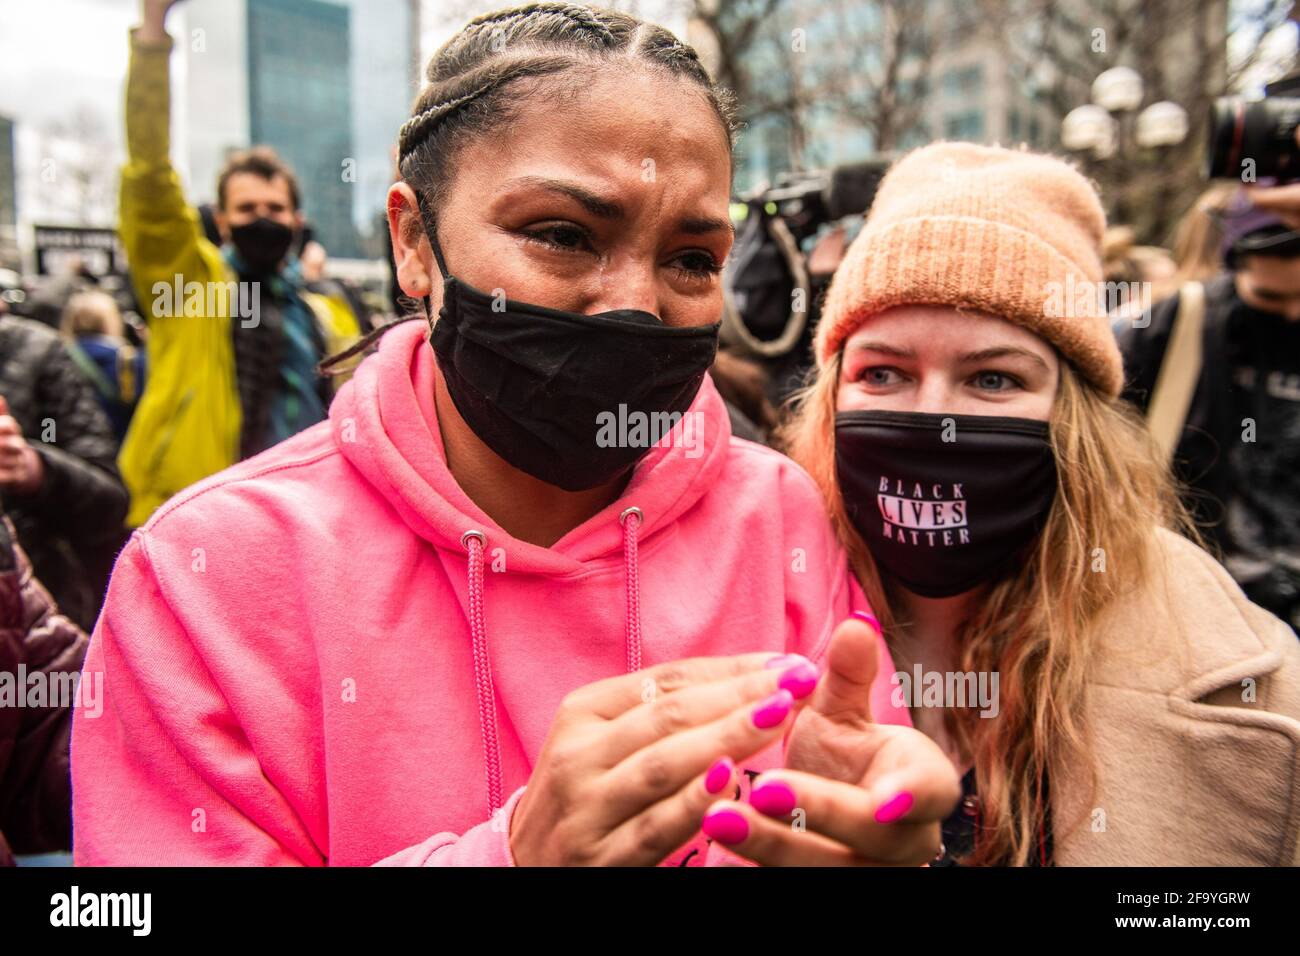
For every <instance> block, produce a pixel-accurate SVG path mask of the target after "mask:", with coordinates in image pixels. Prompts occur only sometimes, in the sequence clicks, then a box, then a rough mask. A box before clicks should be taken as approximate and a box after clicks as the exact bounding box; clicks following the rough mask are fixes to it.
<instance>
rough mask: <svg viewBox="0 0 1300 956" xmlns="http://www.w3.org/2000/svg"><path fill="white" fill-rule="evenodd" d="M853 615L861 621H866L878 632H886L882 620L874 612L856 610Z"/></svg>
mask: <svg viewBox="0 0 1300 956" xmlns="http://www.w3.org/2000/svg"><path fill="white" fill-rule="evenodd" d="M853 616H854V617H856V618H857V619H858V620H859V621H866V622H867V623H868V624H870V625H871V626H872V627H874V628H875V629H876V633H877V634H883V633H884V632H885V629H884V628H883V627H881V626H880V621H879V620H878V619H877V618H876V615H874V614H872V613H871V612H870V611H854V612H853Z"/></svg>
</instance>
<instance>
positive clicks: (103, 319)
mask: <svg viewBox="0 0 1300 956" xmlns="http://www.w3.org/2000/svg"><path fill="white" fill-rule="evenodd" d="M59 331H60V333H61V334H62V336H63V340H64V342H65V343H67V346H68V354H69V355H71V356H72V360H73V361H74V362H76V364H77V367H78V368H79V369H81V371H82V373H83V374H84V375H85V376H86V378H87V380H88V381H89V382H90V384H91V385H93V386H94V387H95V394H96V395H98V396H99V404H100V407H101V408H103V409H104V414H105V415H107V416H108V420H109V422H110V423H111V424H112V426H113V434H114V435H115V436H116V437H117V440H118V442H119V444H120V443H121V441H122V439H123V437H125V435H126V429H127V426H128V425H129V424H130V423H131V413H132V412H133V411H135V404H136V401H137V400H138V399H139V397H140V392H141V391H142V390H143V388H144V382H145V355H144V352H142V351H141V350H139V349H137V348H136V347H135V346H133V345H132V344H131V343H130V342H129V341H127V338H126V325H125V323H124V322H123V321H122V313H121V310H120V309H118V307H117V302H116V301H114V299H113V297H112V296H111V295H109V294H108V293H106V292H99V291H92V292H78V293H77V294H76V295H74V296H73V297H72V298H71V299H69V300H68V304H67V305H66V306H64V308H63V321H62V322H61V323H60V326H59Z"/></svg>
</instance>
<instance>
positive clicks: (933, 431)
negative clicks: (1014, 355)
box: [835, 411, 1056, 597]
mask: <svg viewBox="0 0 1300 956" xmlns="http://www.w3.org/2000/svg"><path fill="white" fill-rule="evenodd" d="M1049 435H1050V432H1049V429H1048V425H1047V422H1040V421H1034V420H1031V419H1026V418H999V417H988V416H983V415H926V414H921V413H917V412H879V411H853V412H841V413H839V414H838V415H836V416H835V472H836V475H837V478H838V481H839V486H840V492H841V494H842V496H843V498H844V506H845V509H846V511H847V512H848V516H849V520H851V521H852V522H853V526H854V527H855V528H856V529H857V531H858V534H860V535H862V540H863V541H864V542H865V543H866V545H867V548H868V549H869V550H870V551H871V556H872V557H873V558H874V559H875V561H876V564H877V565H878V566H879V568H880V570H881V571H882V572H883V573H884V574H885V575H887V576H889V577H891V578H894V579H895V580H897V581H898V583H900V584H902V585H903V586H904V587H906V588H907V589H908V590H909V591H911V592H913V593H914V594H919V595H921V596H922V597H951V596H952V595H954V594H961V593H962V592H964V591H969V590H970V589H971V588H973V587H975V586H976V585H978V584H981V583H983V582H985V581H988V580H990V579H992V578H994V577H995V576H997V575H998V574H999V573H1000V572H1002V571H1003V570H1005V569H1006V567H1007V565H1008V564H1009V563H1010V562H1011V561H1012V560H1013V559H1014V558H1015V557H1016V556H1017V555H1018V554H1020V553H1021V552H1022V551H1023V550H1024V548H1025V546H1026V545H1028V544H1030V543H1031V542H1032V541H1033V540H1034V539H1035V538H1036V537H1037V536H1038V532H1039V531H1040V530H1041V529H1042V527H1043V522H1044V521H1046V519H1047V513H1048V510H1049V509H1050V508H1051V506H1052V501H1053V499H1054V498H1055V497H1056V458H1055V456H1054V455H1053V453H1052V445H1051V441H1050V439H1049ZM945 439H947V440H945Z"/></svg>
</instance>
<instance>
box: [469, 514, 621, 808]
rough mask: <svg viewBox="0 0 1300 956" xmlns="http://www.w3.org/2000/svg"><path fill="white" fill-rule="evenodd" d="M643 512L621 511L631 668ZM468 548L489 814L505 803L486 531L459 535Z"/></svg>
mask: <svg viewBox="0 0 1300 956" xmlns="http://www.w3.org/2000/svg"><path fill="white" fill-rule="evenodd" d="M644 517H645V516H644V515H643V514H642V512H641V509H640V508H628V509H626V510H625V511H624V512H623V513H622V514H621V515H619V516H618V523H619V524H621V525H622V526H623V571H624V575H625V578H626V581H627V623H626V627H625V630H624V635H623V639H624V650H625V652H626V655H627V672H628V673H629V674H631V673H634V672H635V671H639V670H640V669H641V575H640V572H639V571H638V569H637V561H636V544H637V541H636V533H637V529H638V528H640V527H641V522H642V520H643V519H644ZM460 543H461V547H463V548H464V549H465V550H466V552H468V554H469V562H468V568H467V575H468V585H469V587H468V590H469V631H470V636H471V638H472V643H473V653H474V687H475V691H476V693H477V695H478V722H479V731H480V733H481V735H482V738H483V762H484V765H485V766H486V768H487V793H488V816H489V817H491V816H493V815H494V814H495V813H496V812H497V810H498V809H499V808H500V807H501V806H502V800H501V743H500V735H499V732H498V727H497V698H496V689H495V688H494V687H493V685H492V659H491V658H490V657H489V656H488V643H487V623H486V621H485V617H484V612H483V551H484V549H485V548H486V547H487V536H486V535H485V534H484V533H483V532H482V531H479V530H477V529H470V530H469V531H466V532H465V533H464V534H462V535H461V536H460Z"/></svg>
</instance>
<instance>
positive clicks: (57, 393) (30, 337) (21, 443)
mask: <svg viewBox="0 0 1300 956" xmlns="http://www.w3.org/2000/svg"><path fill="white" fill-rule="evenodd" d="M116 454H117V442H116V441H115V440H114V438H113V429H112V426H111V425H110V424H109V422H108V418H107V417H106V416H105V415H104V412H103V410H102V409H101V408H100V406H99V401H98V400H97V398H96V395H95V391H94V389H93V387H92V386H91V385H90V383H89V382H88V381H86V378H85V376H84V375H82V373H81V372H80V371H79V370H78V369H77V366H76V363H74V362H73V360H72V357H71V356H70V355H69V354H68V352H67V349H66V348H64V344H63V341H62V339H60V338H59V336H58V333H56V332H55V331H54V330H53V329H49V328H46V327H45V326H44V325H40V324H39V323H36V322H31V321H28V320H26V319H18V318H14V317H12V316H0V498H3V501H4V508H5V511H6V512H7V513H8V515H9V517H10V518H11V519H12V520H13V523H14V527H15V528H16V529H17V531H18V540H19V542H20V543H21V544H22V546H23V549H24V550H25V551H26V552H27V554H28V556H29V557H30V558H31V561H32V566H33V567H34V568H35V569H36V576H37V577H39V578H40V579H41V581H42V582H43V583H44V584H45V586H46V587H47V588H49V590H50V593H52V594H53V595H54V598H55V600H56V601H57V602H58V604H59V607H60V608H62V609H63V612H64V613H65V614H67V615H68V617H70V618H72V619H73V620H74V621H76V622H77V624H79V625H80V626H81V627H83V628H85V629H87V630H89V629H90V628H91V627H92V626H93V625H94V623H95V617H96V615H98V613H99V606H100V604H101V603H102V602H103V600H104V589H105V587H106V585H107V582H108V574H109V570H110V569H111V568H112V564H113V559H114V557H115V556H116V554H117V549H118V547H119V546H120V545H121V542H122V537H123V526H122V521H123V519H124V518H125V517H126V508H127V496H126V489H125V488H123V487H122V482H121V480H120V479H119V478H118V474H117V466H116V464H115V462H114V458H115V456H116Z"/></svg>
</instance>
